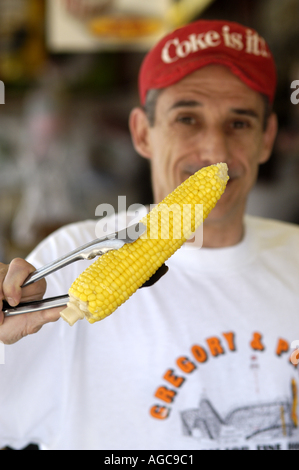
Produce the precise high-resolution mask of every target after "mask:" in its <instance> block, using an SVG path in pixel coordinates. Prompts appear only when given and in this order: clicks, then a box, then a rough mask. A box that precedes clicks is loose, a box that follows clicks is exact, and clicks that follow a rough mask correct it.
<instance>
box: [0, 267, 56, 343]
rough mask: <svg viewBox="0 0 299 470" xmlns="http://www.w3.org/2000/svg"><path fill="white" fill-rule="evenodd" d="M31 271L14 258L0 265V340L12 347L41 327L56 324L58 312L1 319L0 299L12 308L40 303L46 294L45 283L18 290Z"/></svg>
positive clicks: (0, 303) (46, 311)
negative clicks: (50, 323)
mask: <svg viewBox="0 0 299 470" xmlns="http://www.w3.org/2000/svg"><path fill="white" fill-rule="evenodd" d="M34 271H35V268H34V267H33V266H32V265H31V264H29V263H27V262H26V261H24V260H22V259H19V258H17V259H15V260H13V261H12V262H11V263H10V264H9V265H5V264H2V263H0V310H1V311H0V341H2V342H3V343H4V344H13V343H16V342H17V341H19V340H20V339H22V338H23V337H25V336H27V335H30V334H33V333H37V332H38V331H39V330H40V329H41V328H42V326H43V325H45V324H46V323H49V322H54V321H57V320H58V319H59V318H60V315H59V313H60V310H61V309H58V308H56V309H51V310H45V311H43V312H34V313H28V314H24V315H17V316H13V317H6V318H5V317H4V314H3V312H2V304H3V300H6V301H7V302H8V303H9V305H11V306H12V307H16V306H17V305H18V304H19V303H20V302H29V301H34V300H40V299H42V298H43V296H44V294H45V291H46V281H45V280H44V279H42V280H41V281H39V282H36V283H34V284H31V285H30V286H27V287H24V288H22V287H21V286H22V285H23V284H24V282H25V281H26V279H27V277H28V276H29V274H31V273H32V272H34Z"/></svg>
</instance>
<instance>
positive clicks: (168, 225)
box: [61, 163, 228, 325]
mask: <svg viewBox="0 0 299 470" xmlns="http://www.w3.org/2000/svg"><path fill="white" fill-rule="evenodd" d="M227 181H228V176H227V165H226V164H224V163H219V164H217V165H212V166H209V167H206V168H203V169H202V170H200V171H198V172H197V173H196V174H195V175H193V176H191V177H190V178H189V179H188V180H186V181H185V182H184V183H183V184H181V185H180V186H179V187H178V188H177V189H176V190H175V191H174V192H173V193H171V194H170V195H169V196H167V197H166V198H165V199H164V200H163V201H162V202H161V203H160V204H158V205H157V206H156V207H155V208H154V209H153V210H152V211H151V212H150V213H149V214H148V215H147V216H146V217H144V218H143V219H142V220H141V222H142V223H143V224H144V225H146V228H147V230H146V232H145V233H144V234H143V235H142V236H141V237H140V238H139V239H138V240H136V241H135V242H133V243H132V244H126V245H124V246H123V247H122V248H120V249H119V250H115V251H109V252H108V253H106V254H104V255H103V256H101V257H100V258H98V259H97V260H96V261H95V262H94V263H93V264H92V265H90V266H89V267H88V268H87V269H86V270H85V271H84V272H83V273H82V274H81V275H80V276H79V277H78V278H77V279H76V280H75V282H74V283H73V285H72V286H71V288H70V290H69V296H70V302H69V303H68V307H67V308H66V309H65V310H64V311H63V312H61V316H62V318H63V319H64V320H66V321H67V322H68V323H69V324H70V325H73V324H74V323H75V322H76V321H77V320H79V319H83V318H84V317H86V318H87V320H88V321H89V322H90V323H94V322H95V321H99V320H102V319H104V318H105V317H107V316H108V315H110V314H111V313H113V312H114V311H115V310H116V309H117V308H118V307H119V306H120V305H121V304H122V303H124V302H125V301H126V300H128V299H129V297H130V296H131V295H132V294H133V293H134V292H136V291H137V289H139V288H140V287H141V286H142V285H143V284H144V283H145V282H146V281H147V280H148V279H150V278H151V276H152V275H153V274H154V273H155V272H156V271H157V269H158V268H159V267H160V266H162V264H163V263H165V261H166V260H167V259H168V258H170V256H172V255H173V254H174V253H175V251H176V250H177V249H179V248H180V247H181V246H182V245H183V244H184V243H185V241H186V240H187V239H188V238H189V237H190V236H191V234H192V233H193V232H194V231H195V230H196V229H197V228H198V227H199V225H200V224H201V223H202V222H203V220H204V219H205V218H206V217H207V216H208V214H209V213H210V211H211V210H212V209H213V208H214V206H215V205H216V203H217V201H218V199H219V198H220V197H221V195H222V193H223V192H224V190H225V187H226V183H227ZM200 204H202V206H201V207H202V208H203V210H202V211H197V210H196V208H198V207H199V206H198V205H200ZM186 205H189V207H190V206H191V209H192V210H191V211H189V212H188V211H184V207H188V206H186ZM170 210H171V212H170ZM172 214H173V215H172ZM171 215H172V217H171Z"/></svg>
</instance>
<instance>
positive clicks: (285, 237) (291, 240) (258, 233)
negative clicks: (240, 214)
mask: <svg viewBox="0 0 299 470" xmlns="http://www.w3.org/2000/svg"><path fill="white" fill-rule="evenodd" d="M245 221H246V227H247V230H248V231H249V232H251V233H252V234H254V237H255V239H256V240H258V242H259V245H260V246H261V247H267V248H271V247H272V248H275V247H285V248H287V249H292V247H295V246H298V242H299V226H298V225H296V224H292V223H289V222H284V221H280V220H275V219H266V218H262V217H253V216H246V218H245Z"/></svg>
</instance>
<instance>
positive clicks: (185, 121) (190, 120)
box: [177, 116, 196, 126]
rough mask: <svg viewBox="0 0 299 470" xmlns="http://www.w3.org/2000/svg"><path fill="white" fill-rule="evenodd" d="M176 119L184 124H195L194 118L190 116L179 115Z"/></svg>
mask: <svg viewBox="0 0 299 470" xmlns="http://www.w3.org/2000/svg"><path fill="white" fill-rule="evenodd" d="M177 121H178V122H180V123H182V124H185V125H186V126H193V125H194V124H196V119H195V118H194V117H192V116H179V117H178V119H177Z"/></svg>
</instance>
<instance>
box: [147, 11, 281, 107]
mask: <svg viewBox="0 0 299 470" xmlns="http://www.w3.org/2000/svg"><path fill="white" fill-rule="evenodd" d="M209 64H219V65H224V66H226V67H228V68H229V69H230V70H231V71H232V73H233V74H235V75H236V76H237V77H239V78H240V79H241V80H242V81H243V82H244V83H245V84H246V85H247V86H248V87H250V88H252V89H253V90H255V91H257V92H259V93H262V94H264V95H266V96H267V97H268V98H269V101H270V103H273V100H274V96H275V90H276V83H277V76H276V67H275V62H274V59H273V56H272V53H271V51H270V49H269V46H268V45H267V43H266V41H265V40H264V39H263V38H262V37H261V36H260V35H259V34H258V33H257V32H256V31H254V30H253V29H251V28H248V27H246V26H242V25H240V24H238V23H232V22H229V21H219V20H213V21H207V20H199V21H196V22H194V23H190V24H188V25H187V26H184V27H182V28H180V29H177V30H175V31H173V32H172V33H170V34H168V35H167V36H165V37H164V38H163V39H162V40H161V41H160V42H159V43H158V44H157V45H156V46H155V47H154V48H153V49H152V50H151V51H150V52H149V53H148V54H147V55H146V57H145V59H144V61H143V63H142V66H141V69H140V75H139V93H140V100H141V103H142V105H144V104H145V101H146V95H147V92H148V91H149V90H151V89H161V88H166V87H168V86H171V85H174V84H175V83H177V82H179V81H180V80H182V79H183V78H184V77H185V76H186V75H189V74H190V73H192V72H195V71H196V70H198V69H200V68H202V67H205V66H206V65H209Z"/></svg>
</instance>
